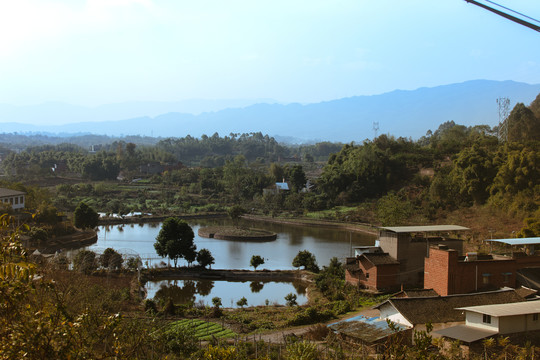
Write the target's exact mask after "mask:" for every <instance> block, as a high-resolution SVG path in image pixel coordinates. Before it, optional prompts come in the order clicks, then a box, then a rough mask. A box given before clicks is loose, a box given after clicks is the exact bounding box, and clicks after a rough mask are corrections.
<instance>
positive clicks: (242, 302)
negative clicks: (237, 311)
mask: <svg viewBox="0 0 540 360" xmlns="http://www.w3.org/2000/svg"><path fill="white" fill-rule="evenodd" d="M247 303H248V302H247V299H246V297H245V296H242V298H241V299H240V300H238V301H237V302H236V305H237V306H240V307H241V308H243V307H244V306H246V305H247Z"/></svg>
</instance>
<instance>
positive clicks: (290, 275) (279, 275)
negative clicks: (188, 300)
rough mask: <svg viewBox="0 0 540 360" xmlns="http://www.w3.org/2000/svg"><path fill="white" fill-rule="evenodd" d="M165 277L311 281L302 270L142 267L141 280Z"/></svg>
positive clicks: (310, 275) (164, 278) (311, 278)
mask: <svg viewBox="0 0 540 360" xmlns="http://www.w3.org/2000/svg"><path fill="white" fill-rule="evenodd" d="M167 279H185V280H221V281H302V282H307V283H309V282H312V281H313V274H312V273H310V272H307V271H303V270H255V271H252V270H225V269H215V270H212V269H200V268H176V269H175V268H166V269H143V270H142V271H141V282H142V283H146V282H147V281H155V280H167Z"/></svg>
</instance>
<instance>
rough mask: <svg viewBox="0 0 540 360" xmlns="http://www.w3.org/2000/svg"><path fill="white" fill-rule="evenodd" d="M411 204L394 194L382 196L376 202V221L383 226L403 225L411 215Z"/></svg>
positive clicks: (412, 208)
mask: <svg viewBox="0 0 540 360" xmlns="http://www.w3.org/2000/svg"><path fill="white" fill-rule="evenodd" d="M413 210H414V206H413V205H412V203H411V202H410V201H409V200H408V199H406V198H404V197H402V196H398V195H396V194H394V193H389V194H387V195H384V196H383V197H381V198H380V199H379V200H377V220H379V222H380V223H381V224H382V225H383V226H398V225H403V224H404V223H405V222H406V221H407V220H408V219H409V217H410V216H411V215H412V213H413Z"/></svg>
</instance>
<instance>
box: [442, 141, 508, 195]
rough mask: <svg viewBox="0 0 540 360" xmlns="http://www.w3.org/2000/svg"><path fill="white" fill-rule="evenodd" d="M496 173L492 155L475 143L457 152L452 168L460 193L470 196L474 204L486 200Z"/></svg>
mask: <svg viewBox="0 0 540 360" xmlns="http://www.w3.org/2000/svg"><path fill="white" fill-rule="evenodd" d="M496 173H497V168H496V166H495V165H494V164H493V155H492V154H491V153H490V152H489V149H487V148H485V147H482V146H480V145H479V144H477V143H475V144H474V145H473V146H472V147H469V148H465V149H463V150H462V151H461V152H460V153H459V154H458V156H457V158H456V159H455V160H454V169H453V170H452V174H453V179H454V181H455V182H456V183H457V184H459V188H460V191H461V193H462V194H464V195H467V196H470V197H471V199H472V200H473V201H474V202H475V204H483V203H484V202H485V201H486V200H487V198H488V196H489V187H490V186H491V184H492V182H493V179H494V177H495V175H496Z"/></svg>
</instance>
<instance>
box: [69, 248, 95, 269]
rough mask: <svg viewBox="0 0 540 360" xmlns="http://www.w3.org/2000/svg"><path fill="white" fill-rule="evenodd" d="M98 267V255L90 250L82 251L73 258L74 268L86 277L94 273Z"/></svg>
mask: <svg viewBox="0 0 540 360" xmlns="http://www.w3.org/2000/svg"><path fill="white" fill-rule="evenodd" d="M97 265H98V264H97V260H96V253H95V252H93V251H90V250H81V251H79V252H78V253H77V255H75V258H73V268H74V269H75V270H76V271H79V272H81V273H83V274H86V275H89V274H91V273H92V272H94V271H95V270H96V269H97Z"/></svg>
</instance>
